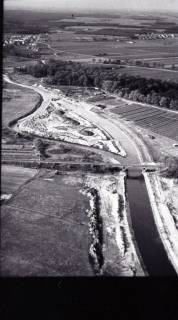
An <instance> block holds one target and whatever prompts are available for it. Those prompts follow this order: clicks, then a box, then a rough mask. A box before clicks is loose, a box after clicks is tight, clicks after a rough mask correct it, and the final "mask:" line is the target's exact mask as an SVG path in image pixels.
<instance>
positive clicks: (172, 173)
mask: <svg viewBox="0 0 178 320" xmlns="http://www.w3.org/2000/svg"><path fill="white" fill-rule="evenodd" d="M161 161H162V162H163V163H164V169H163V170H161V174H162V176H164V177H167V178H178V158H177V157H171V156H165V157H164V158H161Z"/></svg>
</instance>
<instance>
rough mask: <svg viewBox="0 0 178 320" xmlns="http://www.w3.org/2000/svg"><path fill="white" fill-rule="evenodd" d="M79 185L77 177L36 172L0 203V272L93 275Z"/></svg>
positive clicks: (86, 206) (85, 206)
mask: <svg viewBox="0 0 178 320" xmlns="http://www.w3.org/2000/svg"><path fill="white" fill-rule="evenodd" d="M81 188H82V178H81V177H77V176H72V175H71V174H70V175H69V176H67V175H65V174H64V175H62V176H61V175H59V176H55V175H54V173H53V172H42V171H41V174H40V175H39V176H38V178H36V179H35V180H32V181H31V182H29V183H27V184H26V185H25V186H24V187H23V189H22V190H21V191H20V192H19V193H18V194H17V195H16V196H15V197H14V198H13V199H11V200H10V201H9V202H8V203H7V204H4V205H3V206H2V208H1V237H2V238H1V239H2V241H1V275H3V276H9V275H10V276H47V275H49V276H71V275H73V276H79V275H80V276H82V275H83V276H87V275H88V276H91V275H93V270H92V267H91V265H90V263H89V259H88V250H89V244H90V235H89V231H88V217H87V213H86V210H87V209H89V200H88V198H87V197H86V196H85V195H83V194H81V192H80V190H81ZM40 199H41V200H40Z"/></svg>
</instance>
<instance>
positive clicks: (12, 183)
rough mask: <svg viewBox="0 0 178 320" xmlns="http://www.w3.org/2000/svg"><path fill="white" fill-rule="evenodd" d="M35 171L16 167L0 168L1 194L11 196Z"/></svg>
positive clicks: (4, 166)
mask: <svg viewBox="0 0 178 320" xmlns="http://www.w3.org/2000/svg"><path fill="white" fill-rule="evenodd" d="M36 173H37V170H35V169H28V168H22V167H16V166H8V165H2V166H1V193H2V194H13V192H14V191H16V190H17V189H18V188H19V187H20V186H21V185H23V184H24V183H25V182H26V181H28V180H29V179H31V178H32V177H33V176H34V175H35V174H36Z"/></svg>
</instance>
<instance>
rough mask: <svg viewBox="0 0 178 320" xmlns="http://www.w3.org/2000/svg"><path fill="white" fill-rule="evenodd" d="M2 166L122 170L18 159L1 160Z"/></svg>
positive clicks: (111, 171)
mask: <svg viewBox="0 0 178 320" xmlns="http://www.w3.org/2000/svg"><path fill="white" fill-rule="evenodd" d="M1 163H2V164H12V165H16V166H22V167H26V168H35V169H40V168H46V169H50V170H66V171H68V170H72V171H78V170H80V171H81V170H84V171H90V172H93V173H103V174H104V173H111V174H112V173H113V174H114V173H116V172H119V171H121V170H122V169H121V168H119V167H117V166H116V167H111V165H108V166H107V165H105V164H103V165H102V164H101V163H99V164H93V163H91V164H88V163H87V164H86V163H68V164H66V163H59V162H47V161H46V162H44V161H40V162H38V161H37V160H26V161H23V160H21V161H20V160H18V161H17V160H16V159H12V158H11V159H9V160H6V159H2V160H1Z"/></svg>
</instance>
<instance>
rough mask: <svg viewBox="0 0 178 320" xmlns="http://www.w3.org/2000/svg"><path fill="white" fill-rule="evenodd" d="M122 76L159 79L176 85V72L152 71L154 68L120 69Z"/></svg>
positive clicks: (177, 79) (177, 77)
mask: <svg viewBox="0 0 178 320" xmlns="http://www.w3.org/2000/svg"><path fill="white" fill-rule="evenodd" d="M120 72H121V73H123V74H128V75H131V76H140V77H142V78H143V77H144V78H146V79H160V80H165V81H172V82H177V83H178V70H177V71H169V70H166V69H163V70H161V69H158V70H157V69H154V68H144V67H126V68H124V69H120Z"/></svg>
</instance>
